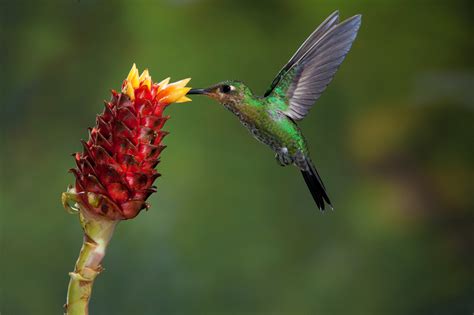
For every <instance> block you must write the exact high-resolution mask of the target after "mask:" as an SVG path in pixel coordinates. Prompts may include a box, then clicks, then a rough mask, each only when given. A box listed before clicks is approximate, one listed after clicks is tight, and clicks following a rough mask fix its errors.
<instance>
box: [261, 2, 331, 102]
mask: <svg viewBox="0 0 474 315" xmlns="http://www.w3.org/2000/svg"><path fill="white" fill-rule="evenodd" d="M338 22H339V11H334V12H333V13H332V14H331V15H330V16H328V17H327V18H326V20H324V22H323V23H321V24H320V25H319V26H318V27H317V28H316V29H315V30H314V32H313V33H311V35H309V36H308V38H307V39H306V40H305V41H304V43H303V44H301V46H300V48H298V50H297V51H296V52H295V54H294V55H293V56H292V57H291V58H290V60H288V62H287V63H286V65H284V66H283V68H281V70H280V71H279V72H278V74H277V76H276V77H275V79H273V82H272V84H271V85H270V87H269V88H268V90H267V91H266V92H265V95H264V96H268V95H270V93H271V92H272V91H273V89H274V88H275V86H277V84H278V82H280V80H281V78H282V77H283V76H284V75H285V74H286V73H287V72H288V70H289V69H291V68H292V67H293V66H294V65H295V63H298V61H299V60H300V59H301V57H303V56H304V54H306V52H307V51H308V50H310V49H311V47H312V46H313V45H314V44H316V42H317V41H318V39H319V38H321V36H322V35H323V34H324V33H326V32H327V30H328V29H330V28H331V27H332V26H333V25H336V24H337V23H338Z"/></svg>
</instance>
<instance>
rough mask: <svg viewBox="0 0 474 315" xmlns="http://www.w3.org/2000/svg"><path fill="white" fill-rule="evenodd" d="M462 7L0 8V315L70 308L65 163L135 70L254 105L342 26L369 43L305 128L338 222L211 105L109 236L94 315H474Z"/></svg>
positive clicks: (171, 126)
mask: <svg viewBox="0 0 474 315" xmlns="http://www.w3.org/2000/svg"><path fill="white" fill-rule="evenodd" d="M472 3H473V2H472V1H429V0H417V1H408V0H406V1H405V0H402V1H397V0H384V1H376V0H366V1H353V2H349V1H330V2H329V1H312V0H295V1H283V0H279V1H254V0H252V1H251V0H244V1H218V0H213V1H211V0H167V1H158V0H141V1H114V2H113V1H105V2H100V3H99V2H97V1H92V0H80V1H55V0H50V1H49V0H46V1H23V0H20V1H2V2H1V4H0V12H1V13H0V14H1V17H0V22H1V39H2V41H1V42H2V45H1V52H0V53H1V65H2V76H1V78H0V80H1V82H0V83H1V86H2V89H1V96H2V100H3V101H2V105H1V106H2V115H1V116H0V123H1V127H0V128H1V129H2V131H1V137H2V138H1V149H2V154H1V156H0V159H1V160H0V161H1V190H0V201H1V204H0V210H1V217H0V223H1V225H0V233H1V234H0V235H1V247H0V250H1V252H0V264H1V266H0V270H1V271H0V286H1V287H0V289H1V294H0V312H1V313H2V315H10V314H22V315H23V314H58V313H60V312H61V311H62V308H61V307H62V305H63V303H64V302H65V294H66V286H67V283H68V274H67V273H68V271H70V270H72V268H73V263H74V261H75V259H76V257H77V255H78V252H79V247H80V244H81V231H80V226H79V224H78V222H77V217H74V216H70V215H68V214H67V213H66V212H65V211H63V210H62V208H61V206H60V202H59V195H60V193H61V192H62V191H64V190H65V188H66V186H67V185H68V184H70V183H72V182H73V177H72V175H70V174H67V172H66V171H67V170H68V169H69V168H71V167H73V165H74V163H73V159H72V158H71V157H70V156H69V153H71V152H74V151H77V150H80V143H79V139H81V138H85V137H86V136H87V131H86V128H87V127H88V126H91V125H92V124H93V123H94V117H95V116H94V115H95V114H96V113H98V112H99V111H101V110H102V100H103V99H108V98H109V92H108V91H109V90H110V89H111V88H115V89H118V88H119V87H120V84H121V80H122V79H123V78H124V77H125V75H126V74H127V73H128V70H129V68H130V66H131V64H132V63H133V62H136V63H137V65H138V66H139V67H140V68H144V67H148V68H149V69H150V71H151V74H152V76H153V77H154V78H155V80H160V79H161V78H164V77H167V76H171V77H172V79H180V78H184V77H188V76H191V77H192V78H193V80H192V81H191V82H192V85H193V86H197V87H201V86H205V85H208V84H212V83H215V82H217V81H220V80H223V79H242V80H244V81H246V82H247V83H248V84H249V85H250V86H251V87H252V88H253V89H254V91H256V92H259V93H262V92H263V91H264V90H265V88H266V87H267V85H268V84H269V83H270V82H271V80H272V76H273V75H274V74H275V73H276V72H277V71H278V70H279V68H280V67H281V66H282V65H283V64H284V62H285V61H286V60H287V59H288V58H289V57H290V56H291V54H292V53H293V52H294V50H295V49H296V48H297V47H298V45H299V44H300V43H301V42H302V41H303V40H304V39H305V37H306V36H307V35H308V34H309V33H310V32H311V31H312V30H313V29H314V28H315V27H316V26H317V25H318V24H319V23H320V22H321V21H322V20H323V19H324V18H325V17H326V16H327V15H329V14H330V13H331V12H332V11H333V10H335V9H339V10H340V12H341V15H342V16H343V17H349V16H351V15H354V14H356V13H362V14H363V24H362V28H361V31H360V34H359V37H358V39H357V40H356V42H355V44H354V46H353V49H352V51H351V53H350V54H349V56H348V58H347V59H346V61H345V62H344V64H343V65H342V67H341V69H340V71H339V73H338V75H337V76H336V79H335V80H334V82H333V83H332V84H331V85H330V87H329V88H328V90H327V91H326V92H325V94H324V96H323V97H322V98H321V99H320V100H319V101H318V104H317V105H316V106H315V107H314V109H313V110H312V113H311V115H310V116H309V117H308V118H307V119H306V120H305V121H304V122H302V123H301V127H302V129H303V130H304V132H305V134H306V136H307V138H308V142H309V144H310V147H311V150H312V152H313V158H314V160H315V161H316V163H317V166H318V168H319V170H320V173H321V175H322V177H323V179H324V180H325V183H326V186H327V187H328V190H329V194H330V196H331V197H332V200H333V203H334V205H335V211H332V212H331V211H329V212H327V213H324V214H321V213H319V212H318V211H317V210H316V207H315V205H314V203H313V200H312V198H311V196H310V194H309V192H308V191H307V189H306V187H305V185H304V182H303V180H302V179H301V178H300V174H299V172H297V171H296V170H295V169H293V168H280V167H278V166H277V165H276V163H275V161H274V158H273V154H272V153H271V152H270V151H269V150H268V149H267V148H265V147H264V146H262V145H261V144H259V143H257V142H256V141H254V140H253V139H251V138H250V137H249V135H248V133H247V131H246V130H244V128H242V127H241V126H240V124H239V123H238V121H237V120H236V119H235V118H234V117H232V116H231V115H230V114H229V113H227V112H226V111H225V110H224V109H223V108H222V107H221V106H219V105H218V104H216V103H213V102H211V101H209V100H207V99H204V98H198V97H196V98H194V101H193V102H192V103H186V104H177V105H174V106H172V107H171V108H169V109H168V114H170V115H171V116H172V119H171V120H170V121H169V123H168V124H167V129H168V130H169V131H170V132H171V135H170V136H168V137H167V138H166V144H167V145H168V148H167V149H166V150H165V151H164V154H163V159H162V163H161V164H160V165H159V171H160V172H161V173H163V177H161V178H159V179H158V180H157V185H158V193H157V194H156V195H154V196H153V197H152V198H151V199H150V202H151V204H152V208H151V209H150V211H148V212H144V213H142V214H141V215H139V216H138V217H137V218H136V219H135V220H133V221H130V222H124V223H122V224H120V226H119V228H118V230H117V233H116V235H115V237H114V239H113V241H112V243H111V246H110V249H109V252H108V254H107V257H106V259H105V262H104V266H105V268H106V272H104V273H103V274H102V275H100V277H99V278H98V280H97V281H96V285H95V288H94V293H93V301H92V306H91V307H92V313H93V314H247V313H254V314H257V313H259V314H347V313H350V314H470V313H472V312H473V311H474V271H473V268H472V266H474V251H473V248H474V235H473V231H474V212H473V211H474V204H473V203H474V201H473V193H474V191H473V179H474V165H473V161H474V146H473V142H472V136H473V134H474V124H473V122H474V120H473V119H474V112H473V109H474V107H473V106H474V92H473V89H472V87H473V86H474V64H473V61H472V60H473V59H472V51H473V50H474V42H473V40H472V38H473V35H474V34H473V31H472V30H473V29H474V28H473V26H474V25H473V20H472V13H473V5H472Z"/></svg>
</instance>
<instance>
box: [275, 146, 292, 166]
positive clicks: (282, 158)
mask: <svg viewBox="0 0 474 315" xmlns="http://www.w3.org/2000/svg"><path fill="white" fill-rule="evenodd" d="M275 159H276V160H277V163H278V164H279V165H280V166H287V165H290V164H292V163H293V158H292V157H291V156H290V154H288V148H286V147H284V148H281V149H280V150H278V151H277V153H276V155H275Z"/></svg>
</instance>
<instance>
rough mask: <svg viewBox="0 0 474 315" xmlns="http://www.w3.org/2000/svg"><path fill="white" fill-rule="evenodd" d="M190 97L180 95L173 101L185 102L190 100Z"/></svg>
mask: <svg viewBox="0 0 474 315" xmlns="http://www.w3.org/2000/svg"><path fill="white" fill-rule="evenodd" d="M191 101H192V99H190V98H189V97H187V96H181V98H179V99H178V100H176V102H175V103H186V102H191Z"/></svg>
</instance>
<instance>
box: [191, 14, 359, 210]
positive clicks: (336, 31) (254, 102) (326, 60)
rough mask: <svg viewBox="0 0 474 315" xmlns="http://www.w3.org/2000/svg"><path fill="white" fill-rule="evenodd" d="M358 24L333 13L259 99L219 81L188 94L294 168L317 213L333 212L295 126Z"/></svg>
mask: <svg viewBox="0 0 474 315" xmlns="http://www.w3.org/2000/svg"><path fill="white" fill-rule="evenodd" d="M360 24H361V15H355V16H353V17H351V18H349V19H347V20H345V21H343V22H339V12H338V11H336V12H334V13H332V14H331V15H330V16H329V17H328V18H327V19H326V20H325V21H324V22H323V23H321V25H319V26H318V27H317V28H316V30H315V31H314V32H313V33H311V35H310V36H309V37H308V38H307V39H306V40H305V41H304V43H303V44H302V45H301V46H300V48H299V49H298V50H297V51H296V53H295V54H294V55H293V56H292V57H291V58H290V60H289V61H288V63H287V64H286V65H285V66H284V67H283V68H282V69H281V70H280V72H279V73H278V74H277V76H276V77H275V79H274V80H273V82H272V84H271V85H270V88H269V89H268V90H267V91H266V92H265V94H264V95H263V96H258V95H255V94H253V93H252V91H251V90H250V89H249V88H248V87H247V86H246V85H245V84H244V83H243V82H241V81H224V82H221V83H218V84H215V85H213V86H211V87H209V88H205V89H192V90H190V91H189V92H188V94H203V95H206V96H208V97H210V98H212V99H215V100H217V101H218V102H219V103H221V104H222V105H224V107H226V108H227V109H228V110H230V111H231V112H232V113H234V114H235V115H236V116H237V117H238V118H239V120H240V121H241V123H242V124H243V125H244V126H245V127H246V128H247V129H248V130H249V131H250V133H251V134H252V135H253V136H254V137H255V138H256V139H257V140H259V141H260V142H262V143H264V144H266V145H268V146H269V147H270V148H271V149H272V150H273V151H275V152H276V160H277V162H278V163H279V164H280V165H282V166H286V165H290V164H292V165H295V166H296V167H298V168H299V169H300V171H301V173H302V174H303V178H304V180H305V182H306V185H307V186H308V188H309V190H310V192H311V194H312V196H313V198H314V201H315V202H316V205H317V206H318V208H319V209H320V210H324V208H325V203H327V204H328V205H329V206H330V207H331V208H332V205H331V201H330V200H329V197H328V195H327V193H326V188H325V187H324V184H323V182H322V180H321V177H320V176H319V174H318V172H317V171H316V168H315V166H314V164H313V162H312V160H311V157H310V154H309V150H308V146H307V144H306V140H305V137H304V136H303V133H302V132H301V130H300V128H298V125H297V124H296V122H297V121H299V120H302V119H303V118H304V117H305V116H306V115H307V114H308V112H309V110H310V109H311V107H312V106H313V104H314V103H315V101H316V100H317V99H318V98H319V97H320V96H321V94H322V93H323V92H324V90H325V89H326V87H327V85H328V84H329V83H330V82H331V80H332V79H333V77H334V75H335V74H336V71H337V69H338V68H339V66H340V65H341V63H342V62H343V60H344V58H345V56H346V55H347V53H348V52H349V50H350V48H351V46H352V43H353V41H354V40H355V38H356V36H357V31H358V30H359V27H360Z"/></svg>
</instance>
